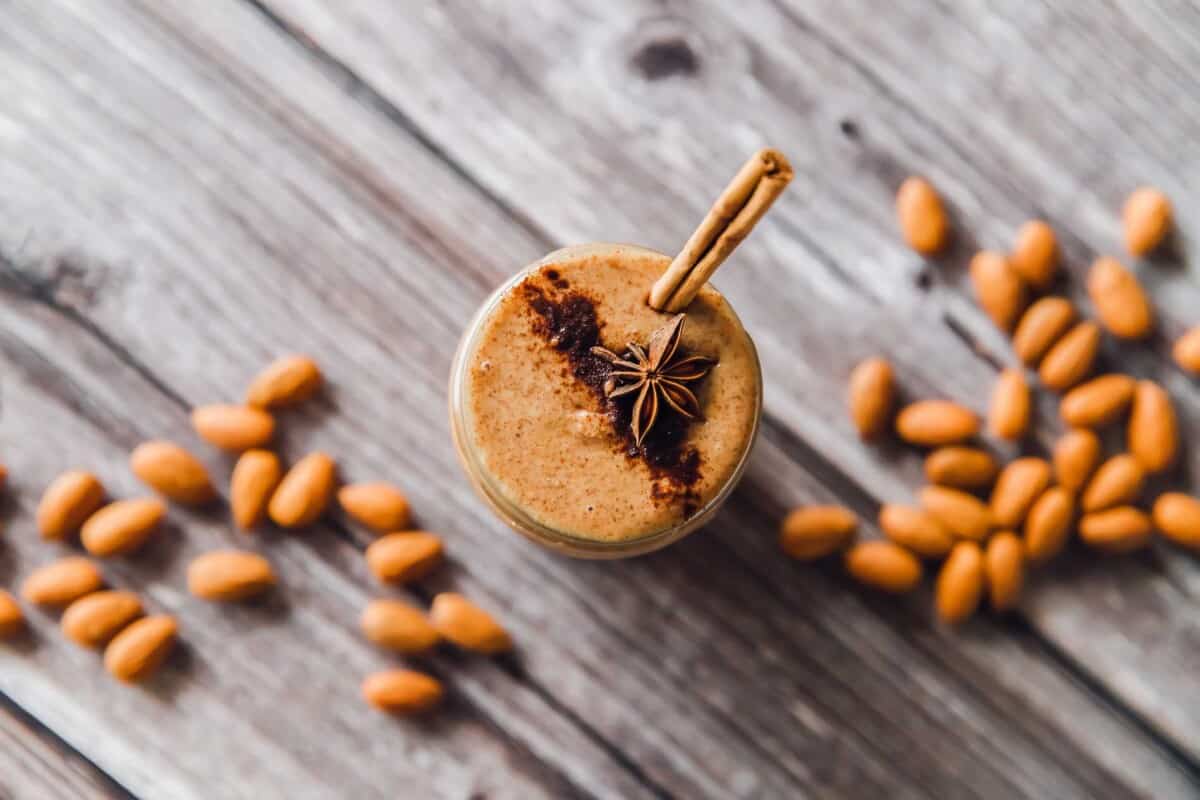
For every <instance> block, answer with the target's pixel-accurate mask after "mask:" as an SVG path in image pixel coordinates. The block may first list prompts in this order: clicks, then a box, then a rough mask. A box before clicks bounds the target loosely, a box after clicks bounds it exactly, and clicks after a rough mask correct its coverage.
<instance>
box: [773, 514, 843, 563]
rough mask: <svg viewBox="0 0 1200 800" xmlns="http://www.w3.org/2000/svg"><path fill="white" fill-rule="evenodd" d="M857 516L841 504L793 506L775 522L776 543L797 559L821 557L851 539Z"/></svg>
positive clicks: (839, 548)
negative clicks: (777, 534) (777, 523)
mask: <svg viewBox="0 0 1200 800" xmlns="http://www.w3.org/2000/svg"><path fill="white" fill-rule="evenodd" d="M857 528H858V517H857V516H856V515H855V514H854V512H853V511H851V510H850V509H848V508H843V507H842V506H803V507H801V508H796V509H793V510H792V511H791V512H790V513H789V514H788V515H787V517H785V518H784V520H783V524H782V525H780V526H779V546H780V547H781V548H782V549H783V552H785V553H787V554H788V555H789V556H791V557H792V558H796V559H800V560H801V561H811V560H813V559H817V558H824V557H825V556H827V555H830V554H831V553H834V552H836V551H838V550H841V549H842V548H843V547H845V546H846V545H848V544H850V542H852V541H853V540H854V532H855V530H856V529H857Z"/></svg>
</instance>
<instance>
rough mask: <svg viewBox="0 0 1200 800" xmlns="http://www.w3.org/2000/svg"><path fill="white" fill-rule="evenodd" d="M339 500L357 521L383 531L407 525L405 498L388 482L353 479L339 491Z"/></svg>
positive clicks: (406, 499) (397, 529)
mask: <svg viewBox="0 0 1200 800" xmlns="http://www.w3.org/2000/svg"><path fill="white" fill-rule="evenodd" d="M337 498H338V504H339V505H341V507H342V510H343V511H345V512H346V514H347V515H349V517H350V518H351V519H353V520H355V521H356V522H361V523H362V524H363V525H366V526H367V527H368V528H372V529H373V530H376V531H379V532H381V533H385V532H387V531H402V530H404V529H405V528H407V527H408V526H409V522H410V515H409V509H408V498H406V497H405V496H404V494H403V493H402V492H401V491H400V490H399V489H397V488H396V487H395V486H392V485H391V484H390V483H356V484H352V485H350V486H343V487H342V488H341V489H340V490H339V491H338V495H337Z"/></svg>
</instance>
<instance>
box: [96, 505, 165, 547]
mask: <svg viewBox="0 0 1200 800" xmlns="http://www.w3.org/2000/svg"><path fill="white" fill-rule="evenodd" d="M166 513H167V507H166V506H165V505H163V502H162V501H161V500H159V499H158V498H157V497H144V498H140V499H137V500H118V501H116V502H115V503H109V504H108V505H106V506H105V507H104V508H102V509H100V510H99V511H97V512H96V513H95V514H92V515H91V516H90V517H88V520H87V522H85V523H83V529H82V530H81V531H80V532H79V539H80V541H81V542H83V547H84V549H86V550H87V551H88V552H89V553H91V554H92V555H94V556H98V557H100V558H107V557H108V556H118V555H124V554H126V553H132V552H133V551H134V550H137V549H138V548H139V547H141V546H142V545H143V544H145V543H146V540H147V539H149V538H150V534H152V533H154V531H155V530H157V529H158V525H159V523H160V522H162V519H163V517H164V516H166Z"/></svg>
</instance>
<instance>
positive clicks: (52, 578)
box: [21, 556, 104, 607]
mask: <svg viewBox="0 0 1200 800" xmlns="http://www.w3.org/2000/svg"><path fill="white" fill-rule="evenodd" d="M103 585H104V578H103V576H102V575H101V574H100V570H99V569H97V568H96V565H95V564H93V563H92V562H91V561H89V560H87V559H86V558H83V557H81V556H68V557H67V558H64V559H61V560H59V561H55V562H54V563H52V564H46V565H45V566H42V567H38V568H37V569H35V570H34V571H33V572H31V573H30V574H29V577H27V578H26V579H25V582H24V583H23V584H21V596H22V597H24V598H25V599H26V600H28V601H29V602H31V603H34V604H35V605H39V606H56V607H63V606H68V605H70V604H71V603H73V602H75V601H76V600H78V599H79V598H81V597H83V596H84V595H86V594H91V593H92V592H94V591H96V590H98V589H99V588H100V587H101V586H103Z"/></svg>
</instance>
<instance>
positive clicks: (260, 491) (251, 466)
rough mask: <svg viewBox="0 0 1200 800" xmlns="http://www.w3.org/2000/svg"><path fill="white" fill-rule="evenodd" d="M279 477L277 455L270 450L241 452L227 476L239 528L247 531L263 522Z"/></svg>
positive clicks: (234, 518) (231, 505)
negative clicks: (228, 476) (231, 473)
mask: <svg viewBox="0 0 1200 800" xmlns="http://www.w3.org/2000/svg"><path fill="white" fill-rule="evenodd" d="M282 477H283V467H282V466H281V465H280V463H279V456H277V455H275V454H274V453H272V452H271V451H270V450H247V451H246V452H244V453H242V455H241V456H240V457H239V458H238V460H237V464H235V465H234V467H233V475H232V476H231V477H230V479H229V506H230V509H231V510H232V512H233V521H234V523H235V524H236V525H237V526H238V527H239V528H241V529H242V530H250V529H251V528H253V527H256V526H257V525H259V524H261V523H262V521H263V518H264V517H266V515H267V504H268V503H270V502H271V495H273V494H275V489H276V488H277V487H278V486H279V481H280V479H281V478H282Z"/></svg>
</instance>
